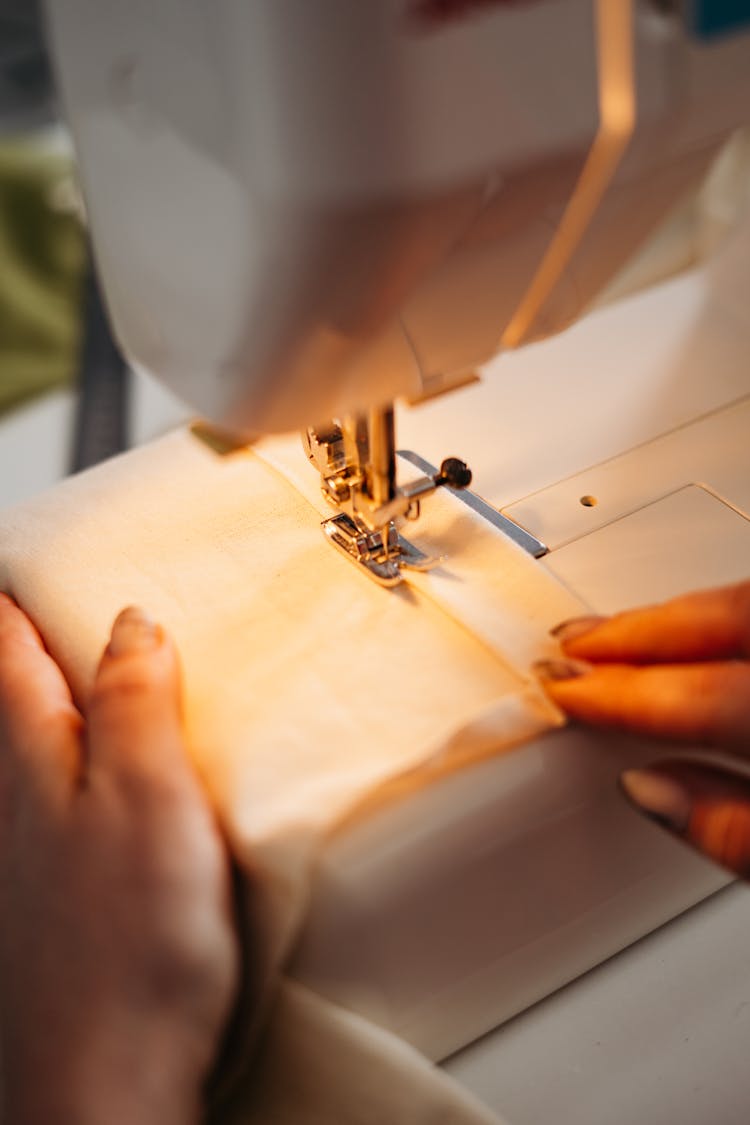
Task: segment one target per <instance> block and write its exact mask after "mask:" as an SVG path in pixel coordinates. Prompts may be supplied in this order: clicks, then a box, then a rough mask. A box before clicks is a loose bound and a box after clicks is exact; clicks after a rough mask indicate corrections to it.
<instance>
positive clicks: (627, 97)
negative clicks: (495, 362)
mask: <svg viewBox="0 0 750 1125" xmlns="http://www.w3.org/2000/svg"><path fill="white" fill-rule="evenodd" d="M595 6H596V38H597V44H596V49H597V62H598V80H599V129H598V131H597V134H596V137H595V138H594V143H593V144H592V146H591V150H590V151H589V154H588V157H587V158H586V163H585V164H584V166H583V169H582V171H581V175H580V177H579V179H578V183H577V184H576V186H575V189H574V191H573V194H572V196H571V197H570V200H569V202H568V206H567V207H566V209H565V212H564V213H563V216H562V219H561V220H560V225H559V226H558V228H557V230H556V231H555V234H554V236H553V238H552V241H551V242H550V244H549V246H548V247H547V250H546V253H545V255H544V257H543V258H542V261H541V263H540V265H539V268H538V269H537V272H536V274H535V275H534V278H533V279H532V282H531V284H530V286H529V288H528V289H527V291H526V294H525V295H524V297H523V300H522V301H521V303H520V305H519V306H518V308H517V310H516V312H515V314H514V316H513V318H512V319H511V321H510V324H509V325H508V326H507V328H506V329H505V333H504V334H503V339H502V343H503V345H504V346H505V347H507V348H514V347H517V346H518V345H519V344H520V343H522V341H523V340H524V338H525V337H526V335H527V334H528V332H529V330H530V329H531V328H532V327H533V325H534V322H535V321H536V319H537V317H538V316H539V313H540V312H541V310H542V308H543V306H544V303H545V302H546V301H547V299H548V298H549V295H550V293H552V291H553V290H554V288H555V286H556V285H557V284H558V282H559V280H560V278H561V277H562V275H563V273H564V272H565V269H566V267H567V266H568V264H569V263H570V260H571V258H572V257H573V254H574V253H575V250H576V247H577V246H578V244H579V242H580V241H581V239H582V238H583V236H584V234H585V233H586V230H587V228H588V226H589V225H590V223H591V220H592V219H593V217H594V214H595V213H596V210H597V208H598V206H599V204H600V203H601V200H602V198H603V197H604V194H605V192H606V190H607V188H608V187H609V185H610V183H611V181H612V178H613V177H614V174H615V172H616V171H617V166H618V165H619V163H620V160H621V159H622V157H623V154H624V152H625V149H626V148H627V145H628V142H629V140H630V137H631V135H632V132H633V128H634V126H635V112H636V105H635V80H634V59H633V4H632V0H595Z"/></svg>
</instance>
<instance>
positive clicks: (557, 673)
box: [533, 660, 591, 680]
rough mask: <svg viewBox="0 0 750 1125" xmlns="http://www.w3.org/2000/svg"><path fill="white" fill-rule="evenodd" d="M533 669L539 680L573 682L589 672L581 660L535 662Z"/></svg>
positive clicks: (589, 669)
mask: <svg viewBox="0 0 750 1125" xmlns="http://www.w3.org/2000/svg"><path fill="white" fill-rule="evenodd" d="M533 668H534V671H535V672H536V674H537V676H538V677H539V679H540V680H575V679H577V678H578V677H579V676H585V675H586V673H587V672H590V671H591V665H590V664H586V663H585V661H583V660H537V662H536V664H534V666H533Z"/></svg>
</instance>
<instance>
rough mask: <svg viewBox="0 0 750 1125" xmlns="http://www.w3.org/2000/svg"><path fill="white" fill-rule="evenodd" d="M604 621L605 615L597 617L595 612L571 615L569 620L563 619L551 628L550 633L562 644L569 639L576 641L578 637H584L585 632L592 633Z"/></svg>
mask: <svg viewBox="0 0 750 1125" xmlns="http://www.w3.org/2000/svg"><path fill="white" fill-rule="evenodd" d="M602 621H604V618H603V617H597V616H596V615H595V614H589V616H588V617H571V618H569V619H568V620H567V621H561V622H560V624H559V625H556V626H555V628H554V629H550V633H551V634H552V636H553V637H555V638H556V639H557V640H558V641H560V643H561V644H565V643H566V642H567V641H574V640H575V639H576V637H582V636H583V635H584V633H590V632H591V630H592V629H595V628H596V626H597V625H601V623H602Z"/></svg>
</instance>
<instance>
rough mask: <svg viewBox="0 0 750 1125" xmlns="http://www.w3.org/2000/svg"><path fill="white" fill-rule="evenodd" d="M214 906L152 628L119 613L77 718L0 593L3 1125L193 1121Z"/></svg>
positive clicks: (216, 920)
mask: <svg viewBox="0 0 750 1125" xmlns="http://www.w3.org/2000/svg"><path fill="white" fill-rule="evenodd" d="M232 913H233V912H232V897H231V889H230V879H229V869H228V861H227V856H226V854H225V851H224V848H223V845H222V840H221V837H220V834H219V831H218V829H217V826H216V823H215V821H214V818H213V816H212V814H211V811H210V809H209V807H208V805H207V802H206V800H205V798H204V796H203V793H202V791H201V788H200V785H199V783H198V780H197V778H196V776H195V775H194V773H193V771H192V769H191V767H190V765H189V763H188V760H187V757H186V754H185V746H184V741H183V735H182V730H181V721H180V700H179V672H178V667H177V660H176V656H175V653H174V650H173V648H172V645H171V644H170V642H169V641H168V640H167V639H166V638H165V637H164V635H163V633H162V631H161V630H160V629H159V628H158V626H154V625H153V624H152V623H150V622H149V621H148V619H147V618H145V617H144V616H143V615H142V614H141V613H140V612H139V611H136V610H132V609H131V610H126V611H124V612H123V613H122V614H121V615H120V616H119V617H118V619H117V621H116V622H115V625H114V628H113V631H112V638H111V641H110V643H109V646H108V648H107V649H106V651H105V653H104V655H103V657H102V660H101V664H100V666H99V670H98V673H97V676H96V682H95V684H94V688H93V691H92V694H91V698H90V700H89V702H88V705H87V707H86V714H85V716H82V715H81V714H80V713H79V712H78V711H77V710H76V708H75V706H74V704H73V701H72V699H71V695H70V691H69V689H68V686H67V684H66V682H65V680H64V678H63V676H62V673H61V672H60V670H59V668H58V667H57V665H56V664H55V663H54V662H53V660H52V659H51V657H50V656H49V655H48V654H47V653H46V651H45V649H44V647H43V645H42V643H41V640H40V638H39V636H38V634H37V633H36V631H35V629H34V628H33V626H32V625H31V623H30V622H29V621H28V619H27V618H26V617H25V616H24V614H23V613H22V612H21V611H20V610H19V609H18V607H17V606H16V605H15V604H14V603H13V602H12V601H11V600H10V598H7V597H6V596H5V595H0V1050H1V1051H2V1056H1V1061H2V1071H3V1097H4V1107H3V1108H4V1112H3V1113H0V1117H2V1120H3V1121H4V1122H6V1123H7V1125H30V1123H34V1125H42V1123H45V1125H46V1123H48V1122H51V1121H54V1122H55V1123H56V1125H74V1123H75V1125H88V1123H89V1122H91V1123H92V1125H93V1123H96V1125H101V1122H102V1121H106V1122H107V1125H120V1122H123V1123H125V1122H127V1123H128V1125H130V1123H132V1122H134V1121H137V1122H139V1125H147V1123H149V1122H151V1121H154V1122H158V1123H159V1125H171V1122H172V1121H175V1122H179V1123H180V1125H189V1123H190V1122H194V1121H197V1120H198V1119H199V1117H200V1110H201V1101H202V1084H203V1081H204V1079H205V1077H206V1075H207V1073H208V1071H209V1069H210V1067H211V1064H212V1061H213V1059H214V1056H215V1054H216V1050H217V1046H218V1041H219V1037H220V1035H221V1032H222V1029H223V1028H224V1025H225V1023H226V1021H227V1018H228V1014H229V1010H230V1007H231V1004H232V999H233V995H234V990H235V987H236V984H237V977H238V962H239V958H238V949H237V943H236V938H235V935H234V929H233V924H232Z"/></svg>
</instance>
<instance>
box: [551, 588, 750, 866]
mask: <svg viewBox="0 0 750 1125" xmlns="http://www.w3.org/2000/svg"><path fill="white" fill-rule="evenodd" d="M555 634H556V636H557V637H558V639H559V640H560V642H561V644H562V647H563V649H564V652H565V654H566V656H567V657H570V658H571V660H563V661H552V662H547V663H545V664H543V665H541V666H540V668H539V671H540V675H541V676H542V678H543V680H544V684H545V688H546V690H547V691H548V693H549V695H550V696H551V698H552V699H553V700H554V701H555V702H556V703H557V704H558V705H559V706H560V707H562V708H563V710H564V711H566V712H567V713H568V714H569V715H570V716H572V717H573V718H576V719H580V720H581V721H583V722H586V723H591V724H593V725H596V726H604V727H613V728H619V729H622V730H627V731H632V732H635V733H638V734H645V735H649V736H655V737H659V738H664V739H670V740H673V741H678V742H684V743H690V744H693V745H695V744H698V745H701V746H705V747H712V748H715V749H718V750H723V751H729V752H731V753H734V754H736V755H738V756H739V757H740V758H744V759H747V758H750V582H743V583H740V584H739V585H736V586H728V587H725V588H723V589H718V590H707V591H703V592H701V593H697V594H691V595H688V596H686V597H682V598H676V599H674V600H673V601H669V602H666V603H665V604H664V605H660V606H654V607H652V608H647V609H640V610H634V611H632V612H629V613H621V614H618V615H617V616H615V617H611V618H581V619H576V620H573V621H569V622H565V623H563V625H561V626H559V627H558V628H557V629H556V630H555ZM583 662H585V663H583ZM749 778H750V775H746V776H743V775H742V773H741V772H734V771H732V770H731V769H728V768H726V767H725V766H723V765H722V764H721V763H718V762H717V764H716V765H713V764H708V765H706V764H701V763H697V762H695V761H681V760H678V759H671V760H669V761H666V762H663V763H659V764H657V765H656V766H654V767H652V768H650V769H648V770H628V771H626V773H625V774H624V775H623V778H622V783H623V788H624V789H625V792H626V793H627V795H628V797H629V798H630V799H631V801H632V802H633V803H634V804H635V805H636V806H637V807H638V808H640V809H641V810H642V811H643V812H646V813H647V814H648V815H650V816H652V817H653V818H654V819H656V820H658V821H659V822H660V823H662V824H663V825H665V826H666V827H668V828H669V829H670V830H671V831H673V832H675V833H676V834H677V835H679V836H681V837H683V838H684V839H686V840H687V841H688V842H689V843H692V844H693V845H694V846H695V847H696V848H698V849H699V850H700V851H702V852H704V853H705V854H706V855H708V856H710V857H711V858H713V859H715V860H716V861H717V862H719V863H721V864H723V865H724V866H726V867H728V868H730V869H731V870H732V871H734V872H736V873H737V874H740V875H742V876H743V877H745V878H750V779H749Z"/></svg>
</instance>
